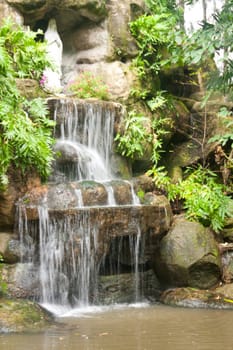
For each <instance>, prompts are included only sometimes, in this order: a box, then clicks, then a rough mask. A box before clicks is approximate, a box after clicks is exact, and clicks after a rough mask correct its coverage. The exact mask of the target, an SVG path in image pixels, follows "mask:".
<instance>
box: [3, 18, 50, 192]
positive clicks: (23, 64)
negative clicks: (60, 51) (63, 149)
mask: <svg viewBox="0 0 233 350" xmlns="http://www.w3.org/2000/svg"><path fill="white" fill-rule="evenodd" d="M47 64H48V62H47V59H46V55H45V50H44V46H41V43H38V42H36V41H35V33H33V34H32V33H31V32H30V31H26V32H24V31H23V29H22V28H21V27H19V26H16V25H13V24H12V23H11V22H6V23H5V24H4V25H3V27H2V28H0V99H1V104H0V131H1V134H0V188H1V189H3V188H4V187H5V186H6V185H7V183H8V177H7V172H8V169H9V167H10V166H11V165H12V166H15V167H17V168H19V169H21V170H22V171H26V170H28V169H30V168H32V167H33V168H35V169H36V170H37V171H38V173H39V174H40V175H41V176H42V177H44V178H46V177H47V176H48V174H49V172H50V166H51V162H52V160H53V152H52V149H51V145H52V143H53V138H52V137H51V132H52V126H53V125H54V123H53V122H52V121H51V120H50V119H48V110H47V107H46V102H45V101H44V100H42V99H34V100H30V101H29V100H27V99H26V98H24V97H23V96H21V95H20V92H19V90H18V89H17V86H16V82H15V78H16V77H24V78H31V77H33V78H39V77H40V75H41V73H42V71H43V69H44V68H45V66H46V65H47Z"/></svg>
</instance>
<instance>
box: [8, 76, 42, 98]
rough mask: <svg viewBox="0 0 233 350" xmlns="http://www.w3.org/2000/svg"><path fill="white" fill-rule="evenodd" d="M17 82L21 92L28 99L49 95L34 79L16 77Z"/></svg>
mask: <svg viewBox="0 0 233 350" xmlns="http://www.w3.org/2000/svg"><path fill="white" fill-rule="evenodd" d="M15 82H16V86H17V89H18V90H19V92H20V94H21V95H22V96H24V97H26V98H28V99H33V98H38V97H41V98H42V97H46V96H47V95H46V94H45V92H44V91H43V90H42V89H41V87H40V86H39V83H38V81H36V80H34V79H15Z"/></svg>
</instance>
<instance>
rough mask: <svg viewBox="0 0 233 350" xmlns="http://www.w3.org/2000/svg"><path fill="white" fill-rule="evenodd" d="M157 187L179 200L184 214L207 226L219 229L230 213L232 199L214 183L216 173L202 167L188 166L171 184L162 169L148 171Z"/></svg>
mask: <svg viewBox="0 0 233 350" xmlns="http://www.w3.org/2000/svg"><path fill="white" fill-rule="evenodd" d="M148 175H150V176H153V179H154V182H155V184H156V185H157V187H158V188H161V189H163V190H166V191H167V193H168V198H169V199H170V200H172V201H173V200H175V199H179V200H183V202H184V209H186V213H185V214H186V217H187V218H188V219H189V220H194V221H199V222H200V223H202V224H203V225H204V226H211V227H212V228H213V230H214V231H215V232H219V231H220V230H221V229H222V228H223V227H224V224H225V220H226V218H227V217H229V216H230V215H232V208H233V200H232V199H231V198H229V197H228V196H227V195H226V194H225V190H226V189H225V187H224V186H223V185H222V184H219V183H218V182H217V177H216V174H214V173H213V172H211V171H210V170H208V169H204V168H202V167H199V168H197V169H196V170H194V169H189V175H188V176H187V178H186V179H185V180H183V181H181V182H180V183H178V184H172V183H171V181H170V179H169V177H168V176H167V173H166V171H165V169H164V168H162V167H161V168H160V169H156V168H154V169H153V170H150V171H148Z"/></svg>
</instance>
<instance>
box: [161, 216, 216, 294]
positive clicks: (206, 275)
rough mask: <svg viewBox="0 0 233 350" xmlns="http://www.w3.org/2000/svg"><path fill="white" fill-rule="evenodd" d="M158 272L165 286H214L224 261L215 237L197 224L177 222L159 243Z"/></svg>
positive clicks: (183, 221) (178, 220) (183, 220)
mask: <svg viewBox="0 0 233 350" xmlns="http://www.w3.org/2000/svg"><path fill="white" fill-rule="evenodd" d="M155 270H156V272H157V274H158V277H159V278H160V279H161V281H163V282H164V283H165V284H166V285H170V286H191V287H196V288H200V289H206V288H210V287H213V286H215V285H216V284H217V283H218V281H219V279H220V275H221V259H220V253H219V249H218V245H217V243H216V241H215V239H214V236H213V234H212V233H211V231H210V230H209V229H208V228H205V227H203V226H202V225H201V224H199V223H197V222H190V221H187V220H185V219H177V220H176V221H175V223H174V225H173V227H172V229H171V230H170V231H169V232H168V234H167V235H166V236H165V237H164V238H163V239H162V240H161V242H160V247H159V255H158V256H156V257H155Z"/></svg>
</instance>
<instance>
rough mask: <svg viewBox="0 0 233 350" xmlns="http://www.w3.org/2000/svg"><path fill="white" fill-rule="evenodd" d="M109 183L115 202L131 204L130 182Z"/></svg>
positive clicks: (115, 181)
mask: <svg viewBox="0 0 233 350" xmlns="http://www.w3.org/2000/svg"><path fill="white" fill-rule="evenodd" d="M111 185H112V188H113V192H114V197H115V201H116V204H118V205H125V204H132V202H133V197H132V187H131V184H130V182H128V181H117V180H114V181H111Z"/></svg>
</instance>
